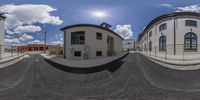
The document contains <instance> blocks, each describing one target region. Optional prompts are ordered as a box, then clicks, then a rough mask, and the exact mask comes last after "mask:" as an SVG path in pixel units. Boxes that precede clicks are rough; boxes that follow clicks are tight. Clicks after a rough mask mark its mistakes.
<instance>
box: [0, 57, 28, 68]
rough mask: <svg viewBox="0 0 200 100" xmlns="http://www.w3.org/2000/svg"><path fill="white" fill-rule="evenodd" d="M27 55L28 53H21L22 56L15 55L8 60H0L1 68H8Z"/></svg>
mask: <svg viewBox="0 0 200 100" xmlns="http://www.w3.org/2000/svg"><path fill="white" fill-rule="evenodd" d="M25 57H26V55H21V56H17V57H14V58H12V59H9V60H6V61H2V62H0V69H3V68H6V67H9V66H11V65H13V64H15V63H18V62H19V61H21V60H23V59H24V58H25Z"/></svg>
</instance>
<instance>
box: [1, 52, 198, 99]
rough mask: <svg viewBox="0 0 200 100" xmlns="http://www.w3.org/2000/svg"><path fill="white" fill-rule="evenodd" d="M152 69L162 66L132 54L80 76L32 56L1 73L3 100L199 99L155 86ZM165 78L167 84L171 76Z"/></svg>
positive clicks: (39, 57)
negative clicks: (106, 67) (101, 69)
mask: <svg viewBox="0 0 200 100" xmlns="http://www.w3.org/2000/svg"><path fill="white" fill-rule="evenodd" d="M153 66H160V65H157V64H155V63H153V62H150V61H149V60H148V59H146V58H145V57H143V56H142V55H140V54H129V55H128V56H127V57H125V58H124V59H123V60H122V61H118V62H114V63H113V64H111V65H110V66H109V68H108V69H105V70H103V71H99V72H96V73H89V74H77V73H70V71H65V70H60V69H57V67H56V66H53V65H52V64H49V63H47V62H46V61H45V60H44V58H43V57H41V56H39V55H31V56H30V58H26V59H25V60H23V61H21V62H19V63H17V64H15V65H13V66H10V67H7V68H4V69H1V70H0V100H199V98H200V92H198V91H190V92H188V91H175V90H173V89H171V88H169V89H162V88H158V86H157V84H153V85H152V82H151V81H152V80H149V79H148V78H152V77H153V75H152V74H150V72H152V73H153V71H149V70H148V67H150V68H151V67H153ZM160 67H161V68H162V66H160ZM161 70H167V69H161ZM158 74H159V73H155V75H158ZM147 75H150V76H149V77H147ZM160 75H162V74H160ZM174 75H175V74H174ZM161 78H163V77H161ZM152 79H153V78H152ZM164 79H165V82H167V81H166V80H167V79H170V77H169V78H164ZM159 80H162V79H159ZM170 81H171V80H170ZM156 82H157V81H156ZM163 85H165V84H163ZM166 86H168V85H166Z"/></svg>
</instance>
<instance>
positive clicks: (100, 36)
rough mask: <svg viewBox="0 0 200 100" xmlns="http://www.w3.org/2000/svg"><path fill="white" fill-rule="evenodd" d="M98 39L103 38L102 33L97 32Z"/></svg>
mask: <svg viewBox="0 0 200 100" xmlns="http://www.w3.org/2000/svg"><path fill="white" fill-rule="evenodd" d="M96 39H97V40H102V33H99V32H97V33H96Z"/></svg>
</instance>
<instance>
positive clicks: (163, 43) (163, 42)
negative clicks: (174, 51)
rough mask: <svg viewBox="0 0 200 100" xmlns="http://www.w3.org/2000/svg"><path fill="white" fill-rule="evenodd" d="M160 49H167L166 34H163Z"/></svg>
mask: <svg viewBox="0 0 200 100" xmlns="http://www.w3.org/2000/svg"><path fill="white" fill-rule="evenodd" d="M159 50H160V51H166V36H164V35H163V36H161V37H160V39H159Z"/></svg>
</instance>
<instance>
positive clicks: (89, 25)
mask: <svg viewBox="0 0 200 100" xmlns="http://www.w3.org/2000/svg"><path fill="white" fill-rule="evenodd" d="M83 26H86V27H96V28H100V29H103V30H106V31H108V32H111V33H113V34H115V35H116V36H118V37H119V38H121V39H122V40H124V38H122V37H121V36H120V35H119V34H117V33H116V32H114V31H113V30H111V29H107V28H105V27H102V26H99V25H95V24H74V25H69V26H66V27H63V28H61V29H60V30H61V31H64V30H65V29H69V28H73V27H83Z"/></svg>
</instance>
